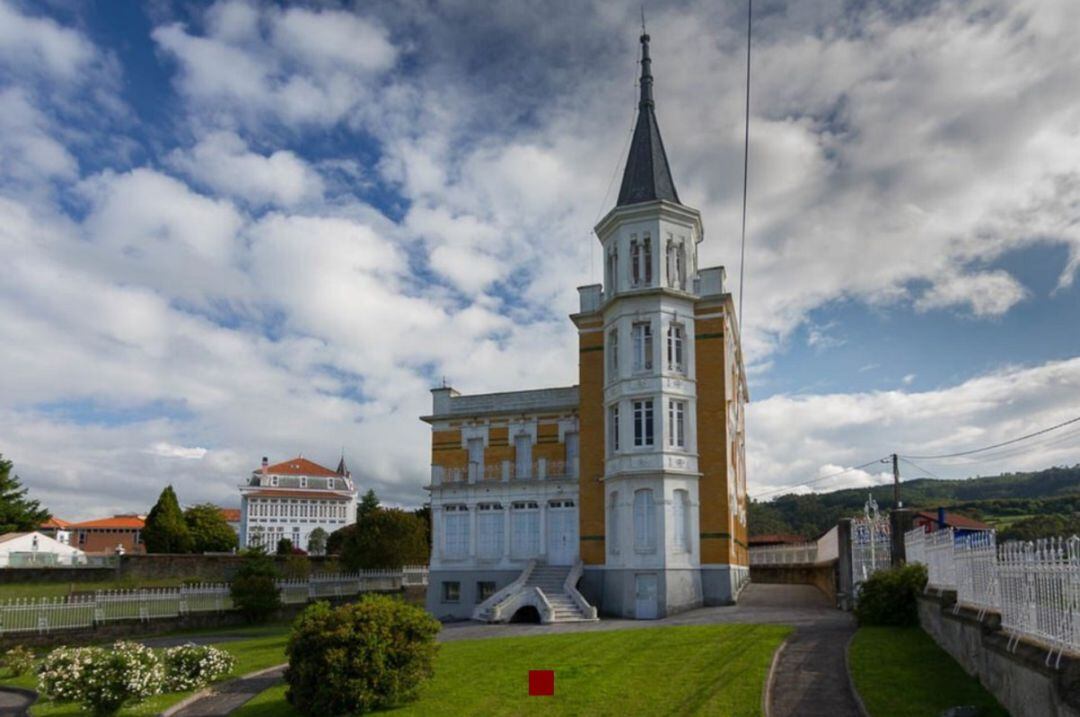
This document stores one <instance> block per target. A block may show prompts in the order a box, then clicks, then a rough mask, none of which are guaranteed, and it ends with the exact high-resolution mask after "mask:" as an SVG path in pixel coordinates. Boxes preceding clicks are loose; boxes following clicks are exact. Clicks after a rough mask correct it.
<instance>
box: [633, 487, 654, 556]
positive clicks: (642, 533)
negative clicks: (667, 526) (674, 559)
mask: <svg viewBox="0 0 1080 717" xmlns="http://www.w3.org/2000/svg"><path fill="white" fill-rule="evenodd" d="M634 550H635V551H636V552H639V553H655V552H656V503H655V502H654V501H653V492H652V490H651V489H649V488H643V489H641V490H638V491H634Z"/></svg>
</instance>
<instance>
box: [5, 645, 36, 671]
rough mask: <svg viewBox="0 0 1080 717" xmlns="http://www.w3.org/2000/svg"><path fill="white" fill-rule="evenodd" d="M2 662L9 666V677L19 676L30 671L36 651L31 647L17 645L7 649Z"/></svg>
mask: <svg viewBox="0 0 1080 717" xmlns="http://www.w3.org/2000/svg"><path fill="white" fill-rule="evenodd" d="M0 664H3V666H4V667H6V668H7V671H8V676H9V677H18V676H19V675H23V674H26V673H27V672H29V671H30V668H31V667H33V666H34V653H33V651H31V650H30V648H29V647H25V646H23V645H16V646H15V647H13V648H11V649H10V650H8V651H7V653H6V654H5V655H4V659H3V662H2V663H0Z"/></svg>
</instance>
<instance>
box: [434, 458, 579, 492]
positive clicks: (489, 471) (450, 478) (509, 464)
mask: <svg viewBox="0 0 1080 717" xmlns="http://www.w3.org/2000/svg"><path fill="white" fill-rule="evenodd" d="M577 477H578V465H577V461H572V462H567V461H549V460H547V459H545V458H540V459H537V460H535V461H533V462H532V463H525V464H519V463H517V462H516V461H502V462H500V463H487V464H480V463H470V464H469V465H468V466H466V467H461V468H447V467H445V466H432V467H431V484H432V485H450V484H477V483H509V482H510V481H521V480H538V481H542V480H577Z"/></svg>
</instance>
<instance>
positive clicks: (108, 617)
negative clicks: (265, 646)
mask: <svg viewBox="0 0 1080 717" xmlns="http://www.w3.org/2000/svg"><path fill="white" fill-rule="evenodd" d="M426 584H427V567H425V566H410V567H407V568H405V569H403V570H365V571H361V572H357V573H322V574H316V575H312V576H311V577H309V578H307V579H304V580H281V581H279V582H278V589H279V590H280V592H281V601H282V603H284V604H287V605H295V604H299V603H305V602H308V601H309V600H316V599H319V598H324V597H348V596H350V595H357V594H359V593H362V592H371V591H376V590H396V589H397V588H399V587H402V586H405V585H426ZM232 609H233V602H232V597H230V595H229V586H228V585H227V584H225V583H205V584H197V585H185V586H183V587H178V588H152V589H146V590H102V591H98V592H96V593H94V594H93V595H72V596H67V597H58V598H23V599H16V600H9V601H6V602H0V634H9V633H19V632H37V633H47V632H53V631H57V630H73V629H78V628H86V627H92V626H94V625H101V624H105V623H108V622H112V621H117V620H140V621H148V620H154V619H157V618H167V617H173V618H175V617H179V616H181V615H186V614H189V613H197V612H222V611H225V610H232Z"/></svg>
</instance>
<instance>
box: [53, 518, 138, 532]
mask: <svg viewBox="0 0 1080 717" xmlns="http://www.w3.org/2000/svg"><path fill="white" fill-rule="evenodd" d="M68 527H69V528H88V529H91V530H92V529H95V528H96V529H100V530H118V529H128V530H142V529H143V528H145V527H146V518H143V517H142V516H138V515H114V516H113V517H111V518H98V519H97V520H85V521H83V522H82V523H71V524H69V525H68Z"/></svg>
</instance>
